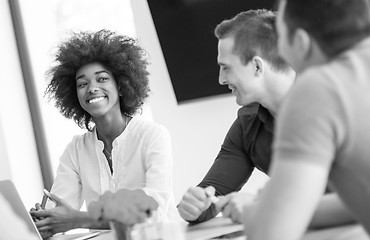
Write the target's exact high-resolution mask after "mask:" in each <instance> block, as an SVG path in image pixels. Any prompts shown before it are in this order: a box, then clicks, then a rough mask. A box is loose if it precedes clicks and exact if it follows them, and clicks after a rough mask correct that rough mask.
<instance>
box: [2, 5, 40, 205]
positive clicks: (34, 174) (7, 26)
mask: <svg viewBox="0 0 370 240" xmlns="http://www.w3.org/2000/svg"><path fill="white" fill-rule="evenodd" d="M0 27H1V29H0V32H1V36H2V37H1V40H0V53H1V54H0V67H1V74H2V76H1V77H0V86H1V94H0V150H1V153H0V168H1V169H2V170H0V179H12V180H13V181H14V184H15V185H16V187H17V189H18V190H19V192H20V195H21V197H22V199H23V201H24V203H25V205H26V207H28V208H30V207H31V206H32V204H34V203H35V202H38V201H41V198H40V197H41V196H42V188H43V187H42V186H43V184H42V179H41V172H40V167H39V161H38V155H37V149H36V145H35V138H34V133H33V128H32V122H31V115H30V112H29V108H28V103H27V96H26V92H25V87H24V83H23V78H22V72H21V68H20V63H19V58H18V53H17V46H16V41H15V36H14V32H13V27H12V21H11V15H10V10H9V5H8V1H6V0H1V1H0Z"/></svg>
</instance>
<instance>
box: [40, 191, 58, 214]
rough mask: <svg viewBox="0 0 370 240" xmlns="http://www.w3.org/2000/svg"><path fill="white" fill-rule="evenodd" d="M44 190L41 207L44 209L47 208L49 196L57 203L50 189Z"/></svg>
mask: <svg viewBox="0 0 370 240" xmlns="http://www.w3.org/2000/svg"><path fill="white" fill-rule="evenodd" d="M43 192H44V196H42V201H41V208H42V209H45V205H46V201H47V200H48V198H49V199H50V200H51V201H52V202H53V203H55V204H56V202H55V200H54V199H52V197H51V195H50V193H49V191H48V190H46V189H44V190H43Z"/></svg>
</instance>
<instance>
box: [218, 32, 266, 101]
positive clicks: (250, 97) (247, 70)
mask: <svg viewBox="0 0 370 240" xmlns="http://www.w3.org/2000/svg"><path fill="white" fill-rule="evenodd" d="M233 47H234V38H233V37H227V38H223V39H220V40H219V42H218V56H217V62H218V64H219V66H220V73H219V83H220V84H221V85H228V87H229V89H231V91H232V93H233V94H234V95H235V96H236V102H237V104H239V105H241V106H245V105H247V104H250V103H253V102H258V101H259V100H260V99H259V97H258V96H259V93H260V90H259V84H258V83H259V82H261V81H258V80H259V79H258V78H257V77H256V74H255V67H254V64H253V63H252V61H251V62H249V63H248V64H247V65H244V64H243V63H242V61H241V60H240V57H239V56H237V55H235V53H233Z"/></svg>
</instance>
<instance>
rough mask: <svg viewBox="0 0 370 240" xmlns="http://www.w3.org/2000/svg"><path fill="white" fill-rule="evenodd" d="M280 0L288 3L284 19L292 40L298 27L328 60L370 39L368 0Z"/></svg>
mask: <svg viewBox="0 0 370 240" xmlns="http://www.w3.org/2000/svg"><path fill="white" fill-rule="evenodd" d="M280 1H286V4H285V11H284V16H283V19H284V21H285V24H286V25H287V28H288V32H289V36H290V39H292V36H293V34H294V32H295V30H296V29H297V28H302V29H304V30H306V31H307V32H308V33H309V34H310V35H311V36H312V37H313V38H314V39H315V40H316V42H317V43H318V45H319V46H320V48H321V50H322V51H323V52H324V54H325V55H326V56H327V57H333V56H335V55H337V54H340V53H341V52H343V51H345V50H347V49H349V48H351V47H352V46H353V45H355V44H356V43H357V42H359V41H361V40H362V39H363V38H365V37H367V36H369V33H370V4H369V3H370V1H369V0H312V1H309V0H280Z"/></svg>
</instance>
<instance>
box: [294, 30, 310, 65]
mask: <svg viewBox="0 0 370 240" xmlns="http://www.w3.org/2000/svg"><path fill="white" fill-rule="evenodd" d="M311 41H312V40H311V37H310V35H309V34H308V33H307V31H306V30H304V29H302V28H298V29H297V30H296V31H295V33H294V37H293V47H294V51H295V52H296V53H297V55H298V56H299V58H300V59H302V60H307V59H308V58H309V57H310V55H311V50H312V49H311V46H312V42H311Z"/></svg>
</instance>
